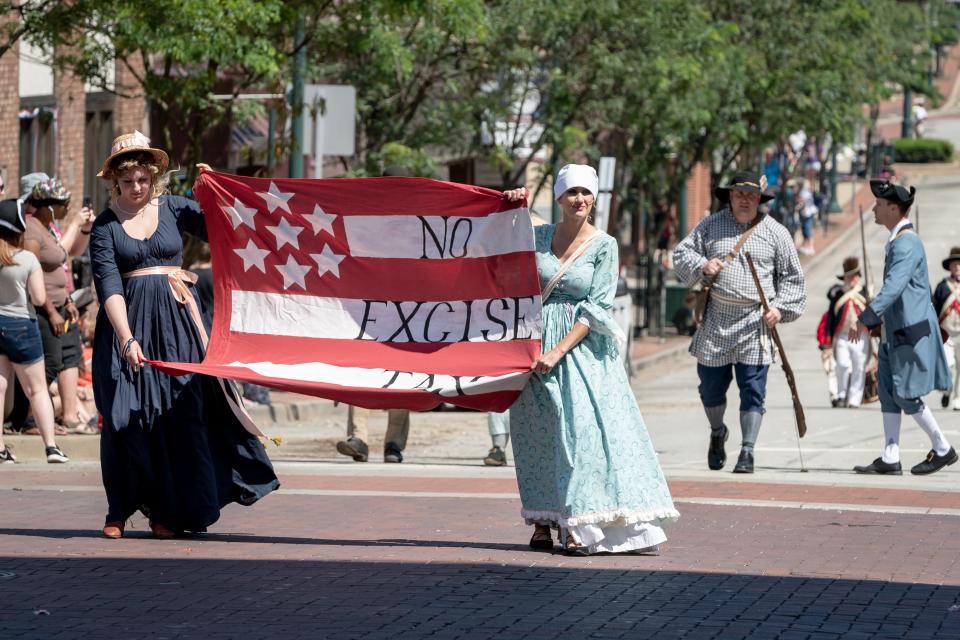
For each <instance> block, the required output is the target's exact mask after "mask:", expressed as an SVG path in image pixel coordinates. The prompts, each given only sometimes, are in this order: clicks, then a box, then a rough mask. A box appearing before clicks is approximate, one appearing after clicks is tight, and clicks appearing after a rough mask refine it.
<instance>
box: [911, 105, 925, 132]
mask: <svg viewBox="0 0 960 640" xmlns="http://www.w3.org/2000/svg"><path fill="white" fill-rule="evenodd" d="M924 103H925V100H924V99H923V96H920V97H919V98H917V99H916V100H914V101H913V123H914V124H913V133H914V137H916V138H922V137H923V130H924V123H925V122H926V121H927V108H926V107H925V106H924Z"/></svg>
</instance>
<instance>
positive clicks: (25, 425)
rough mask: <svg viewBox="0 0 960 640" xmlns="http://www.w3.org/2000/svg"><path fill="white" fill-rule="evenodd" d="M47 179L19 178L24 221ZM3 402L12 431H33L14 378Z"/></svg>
mask: <svg viewBox="0 0 960 640" xmlns="http://www.w3.org/2000/svg"><path fill="white" fill-rule="evenodd" d="M49 179H50V176H48V175H47V174H45V173H43V172H37V173H28V174H27V175H25V176H21V177H20V197H19V198H18V202H20V207H21V210H22V211H23V215H24V219H26V218H27V217H28V216H30V215H31V214H32V213H33V205H32V204H31V203H30V194H31V193H32V192H33V188H34V187H35V186H37V184H39V183H40V182H46V181H47V180H49ZM5 401H6V404H5V405H4V406H8V405H9V407H10V408H9V409H8V410H7V411H8V414H9V415H7V416H5V419H7V420H9V421H10V428H11V429H12V430H13V431H15V432H24V431H26V430H28V429H29V430H30V431H33V430H34V429H35V428H36V425H35V424H33V418H28V417H27V416H28V415H29V413H30V400H28V399H27V396H26V394H24V393H23V388H22V387H21V386H20V381H19V380H17V379H16V378H14V380H13V384H11V385H9V386H8V387H7V395H6V399H5ZM56 428H57V435H65V434H66V432H67V431H66V429H65V428H63V427H59V426H58V427H56Z"/></svg>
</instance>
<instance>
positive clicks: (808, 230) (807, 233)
mask: <svg viewBox="0 0 960 640" xmlns="http://www.w3.org/2000/svg"><path fill="white" fill-rule="evenodd" d="M816 221H817V216H816V215H812V216H805V217H804V218H803V219H802V220H801V221H800V230H801V231H802V232H803V237H804V239H806V238H812V237H813V225H814V223H816Z"/></svg>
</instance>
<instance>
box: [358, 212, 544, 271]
mask: <svg viewBox="0 0 960 640" xmlns="http://www.w3.org/2000/svg"><path fill="white" fill-rule="evenodd" d="M343 224H344V226H345V227H346V231H347V242H348V244H349V246H350V255H352V256H353V257H355V258H413V259H433V260H446V259H450V258H486V257H488V256H498V255H503V254H507V253H516V252H520V251H533V250H534V241H533V226H532V223H531V222H530V215H529V214H528V213H527V209H526V208H521V209H513V210H511V211H504V212H501V213H492V214H490V215H488V216H484V217H482V218H477V217H466V216H390V215H388V216H343Z"/></svg>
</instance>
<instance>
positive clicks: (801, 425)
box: [743, 251, 807, 438]
mask: <svg viewBox="0 0 960 640" xmlns="http://www.w3.org/2000/svg"><path fill="white" fill-rule="evenodd" d="M743 255H744V256H746V258H747V265H748V266H749V267H750V274H751V275H752V276H753V283H754V284H755V285H756V286H757V294H759V295H760V305H761V306H762V307H763V313H764V314H767V313H769V311H770V305H769V304H768V303H767V296H765V295H764V294H763V287H762V286H760V276H758V275H757V269H756V267H754V266H753V258H751V257H750V252H749V251H744V252H743ZM762 321H763V320H762V319H761V322H762ZM767 329H768V331H770V335H771V336H773V342H774V343H775V344H776V345H777V351H778V352H779V353H780V362H781V364H782V365H783V373H784V375H786V376H787V384H788V385H789V386H790V395H791V396H792V397H793V413H794V415H795V416H796V418H797V433H798V434H800V437H801V438H802V437H803V436H804V435H806V433H807V419H806V417H805V416H804V415H803V405H801V404H800V394H799V393H798V392H797V380H796V378H795V377H794V375H793V369H791V368H790V363H789V362H787V352H786V351H784V349H783V342H781V341H780V334H779V333H777V328H776V327H775V326H774V327H768V328H767Z"/></svg>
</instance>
